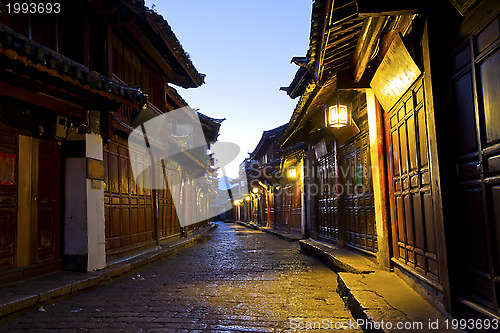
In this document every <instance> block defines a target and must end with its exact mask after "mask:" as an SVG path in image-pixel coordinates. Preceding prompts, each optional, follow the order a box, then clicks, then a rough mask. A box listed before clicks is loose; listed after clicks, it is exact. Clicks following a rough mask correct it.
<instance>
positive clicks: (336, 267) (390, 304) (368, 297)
mask: <svg viewBox="0 0 500 333" xmlns="http://www.w3.org/2000/svg"><path fill="white" fill-rule="evenodd" d="M299 244H300V248H301V252H303V253H305V254H307V255H311V256H313V257H316V258H318V259H319V260H320V261H322V262H323V263H324V264H325V265H326V266H327V267H329V268H330V269H332V270H333V271H334V272H336V273H337V282H338V285H337V292H338V293H339V294H340V296H341V297H342V299H343V300H344V302H345V304H346V306H347V307H348V309H349V311H350V312H351V314H352V316H353V317H354V318H355V319H356V320H362V321H363V322H364V323H365V324H366V326H365V327H363V331H364V332H377V333H378V332H394V331H396V330H395V329H394V328H393V329H389V328H387V327H380V326H378V327H377V324H379V323H381V322H383V321H385V322H387V321H391V322H394V323H396V322H414V321H416V322H422V323H423V324H424V325H425V324H427V323H428V321H429V320H431V319H432V320H433V321H434V320H439V322H440V323H444V320H445V319H446V318H447V317H446V316H445V315H443V314H442V313H441V312H440V311H439V310H437V309H436V308H434V307H433V306H432V305H431V304H429V303H428V302H427V301H425V300H424V299H423V298H422V297H421V296H420V295H418V294H417V293H416V292H415V291H414V290H412V289H411V288H410V287H409V286H408V285H407V284H406V283H405V282H403V281H402V280H400V279H399V278H398V277H397V276H396V275H395V274H394V273H391V272H389V271H385V270H382V269H380V268H378V267H377V266H376V264H375V263H373V262H371V261H369V259H367V258H366V257H365V256H364V255H362V254H360V253H357V252H355V251H352V250H347V249H339V248H336V247H334V246H328V245H327V244H323V243H321V242H317V241H315V240H313V239H306V240H300V241H299ZM375 281H378V282H375ZM388 284H390V288H385V289H384V288H381V285H382V286H384V285H385V287H387V285H388ZM387 289H390V292H387ZM395 295H397V296H396V297H395ZM398 297H401V298H403V299H404V302H401V298H400V299H399V300H398V299H397V298H398ZM408 304H411V305H413V306H408ZM423 331H429V330H426V329H425V328H424V330H423ZM431 331H436V330H431ZM439 331H442V327H440V329H439ZM454 332H461V331H454Z"/></svg>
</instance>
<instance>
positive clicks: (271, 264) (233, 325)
mask: <svg viewBox="0 0 500 333" xmlns="http://www.w3.org/2000/svg"><path fill="white" fill-rule="evenodd" d="M336 288H337V277H336V275H335V273H333V272H332V271H331V270H329V269H328V268H326V267H325V266H323V265H322V264H321V263H319V262H318V261H316V260H314V259H312V258H309V257H307V256H305V255H303V254H301V253H300V252H299V246H298V244H297V242H294V243H289V242H286V241H284V240H281V239H279V238H277V237H274V236H272V235H268V234H266V233H263V232H261V231H256V230H250V229H247V228H245V227H241V226H239V225H236V224H229V223H218V228H216V229H214V230H213V231H212V233H211V240H209V241H206V242H203V243H198V244H195V245H194V246H192V247H189V248H186V249H183V250H181V251H179V252H177V253H176V254H175V255H173V256H171V257H168V258H166V259H165V260H162V261H160V262H158V263H155V264H154V265H151V266H148V267H145V268H143V269H140V270H138V271H135V272H133V273H132V274H131V275H128V276H126V277H124V278H122V279H119V280H117V281H114V282H113V283H112V284H110V285H107V286H104V287H100V288H97V289H95V290H93V291H90V292H87V293H84V294H81V295H78V296H75V297H72V298H68V299H66V300H63V301H60V302H57V303H54V304H51V305H45V306H44V307H42V308H40V309H38V310H35V311H32V312H29V313H27V314H25V315H23V316H21V317H18V318H16V319H14V320H12V321H9V322H7V323H4V324H0V331H1V332H16V331H24V330H30V331H34V332H35V331H36V332H54V331H58V332H63V331H65V332H75V331H96V332H298V331H309V330H306V329H305V328H306V325H310V324H313V323H314V322H316V323H317V324H316V325H318V324H319V323H321V324H322V325H323V327H328V328H327V329H320V330H314V331H323V332H327V331H330V332H331V331H335V330H334V329H331V328H333V327H335V326H334V325H335V323H347V322H349V320H352V321H354V319H352V317H351V315H350V313H349V311H348V310H347V309H346V308H345V307H344V303H343V301H342V299H341V297H340V296H339V295H338V294H337V292H336ZM300 328H303V329H300ZM342 331H343V332H352V331H354V330H353V329H349V328H348V329H343V330H342Z"/></svg>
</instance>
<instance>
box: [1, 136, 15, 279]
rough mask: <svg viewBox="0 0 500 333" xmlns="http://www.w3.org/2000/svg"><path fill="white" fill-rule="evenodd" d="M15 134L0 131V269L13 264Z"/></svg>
mask: <svg viewBox="0 0 500 333" xmlns="http://www.w3.org/2000/svg"><path fill="white" fill-rule="evenodd" d="M17 163H18V161H17V136H15V135H8V134H5V133H0V168H1V169H0V270H3V269H8V268H12V267H14V265H15V256H16V234H17V209H16V207H17V186H16V184H17V179H16V178H17V177H16V176H17V175H16V169H17Z"/></svg>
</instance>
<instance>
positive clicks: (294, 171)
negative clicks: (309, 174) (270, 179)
mask: <svg viewBox="0 0 500 333" xmlns="http://www.w3.org/2000/svg"><path fill="white" fill-rule="evenodd" d="M295 177H297V169H295V168H292V169H288V178H295Z"/></svg>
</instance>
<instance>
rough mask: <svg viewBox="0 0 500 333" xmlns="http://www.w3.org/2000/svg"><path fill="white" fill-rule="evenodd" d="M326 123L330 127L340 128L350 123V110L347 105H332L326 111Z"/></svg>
mask: <svg viewBox="0 0 500 333" xmlns="http://www.w3.org/2000/svg"><path fill="white" fill-rule="evenodd" d="M325 118H326V125H327V126H328V127H335V128H340V127H344V126H347V124H348V123H349V110H348V108H347V105H343V104H339V103H338V101H337V103H336V104H335V105H331V106H329V107H328V109H327V110H326V112H325Z"/></svg>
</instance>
